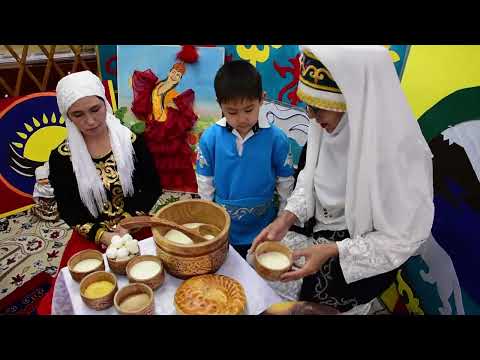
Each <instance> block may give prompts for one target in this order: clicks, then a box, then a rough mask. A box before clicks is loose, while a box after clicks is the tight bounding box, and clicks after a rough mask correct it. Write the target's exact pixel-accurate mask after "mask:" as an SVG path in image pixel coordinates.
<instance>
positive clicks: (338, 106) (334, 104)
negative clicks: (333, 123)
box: [297, 89, 347, 112]
mask: <svg viewBox="0 0 480 360" xmlns="http://www.w3.org/2000/svg"><path fill="white" fill-rule="evenodd" d="M297 96H298V97H299V98H300V100H302V101H303V102H304V103H306V104H308V105H311V106H314V107H317V108H321V109H325V110H330V111H337V112H345V111H347V104H345V103H343V102H339V101H333V100H325V99H319V98H317V97H313V96H311V95H307V94H305V93H304V92H303V91H302V90H300V89H298V90H297Z"/></svg>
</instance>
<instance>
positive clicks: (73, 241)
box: [37, 228, 152, 315]
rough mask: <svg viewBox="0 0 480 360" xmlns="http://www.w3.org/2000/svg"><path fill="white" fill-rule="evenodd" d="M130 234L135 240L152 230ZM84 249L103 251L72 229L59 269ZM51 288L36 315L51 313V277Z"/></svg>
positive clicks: (52, 279)
mask: <svg viewBox="0 0 480 360" xmlns="http://www.w3.org/2000/svg"><path fill="white" fill-rule="evenodd" d="M132 236H133V237H134V238H135V239H137V240H143V239H146V238H149V237H151V236H152V231H151V230H150V228H143V229H141V230H140V231H138V232H136V233H134V234H132ZM86 249H94V250H100V251H102V252H103V250H102V249H100V248H98V247H97V246H96V245H95V244H94V243H92V242H91V241H88V240H87V239H85V238H84V237H83V236H81V235H80V234H79V233H78V232H77V231H75V230H74V231H73V233H72V237H71V238H70V240H69V242H68V244H67V248H66V249H65V251H64V253H63V256H62V260H61V261H60V266H59V269H61V268H63V267H65V266H67V262H68V260H70V258H71V257H72V256H73V255H75V254H76V253H77V252H79V251H82V250H86ZM50 281H51V288H50V290H49V291H48V293H47V294H46V295H45V296H44V297H43V298H42V299H41V300H40V302H39V305H38V308H37V313H38V315H51V313H52V299H53V290H54V288H55V281H56V278H55V279H54V278H51V277H50Z"/></svg>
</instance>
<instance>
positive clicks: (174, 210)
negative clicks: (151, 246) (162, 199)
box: [152, 199, 230, 279]
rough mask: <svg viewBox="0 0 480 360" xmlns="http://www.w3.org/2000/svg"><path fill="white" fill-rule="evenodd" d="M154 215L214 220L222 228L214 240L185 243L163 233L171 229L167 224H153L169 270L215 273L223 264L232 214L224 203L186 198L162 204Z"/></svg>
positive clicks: (188, 273)
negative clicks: (171, 239) (223, 205)
mask: <svg viewBox="0 0 480 360" xmlns="http://www.w3.org/2000/svg"><path fill="white" fill-rule="evenodd" d="M155 216H156V217H160V218H164V219H167V220H170V221H173V222H175V223H177V224H180V225H183V224H186V223H205V224H213V225H215V226H217V227H218V228H219V229H221V230H222V231H221V232H220V234H218V235H217V236H216V237H215V238H213V239H211V240H206V241H205V242H201V243H195V244H193V245H183V244H176V243H173V242H171V241H169V240H167V239H166V238H165V237H164V235H165V234H166V233H167V232H168V231H169V230H170V229H169V228H168V227H163V226H156V227H153V228H152V233H153V237H154V239H155V245H156V250H157V255H158V257H159V258H160V259H161V260H162V263H163V265H164V266H165V270H166V271H167V272H168V273H169V274H171V275H173V276H175V277H178V278H181V279H186V278H189V277H191V276H195V275H203V274H209V273H214V272H216V271H217V270H218V269H219V268H220V266H222V265H223V263H224V262H225V259H226V258H227V254H228V249H229V241H228V232H229V230H230V216H229V215H228V213H227V211H226V210H225V209H224V208H223V207H221V206H220V205H217V204H215V203H213V202H211V201H206V200H196V199H191V200H183V201H177V202H175V203H173V204H170V205H167V206H165V207H163V208H162V209H160V210H159V211H158V212H157V213H156V214H155Z"/></svg>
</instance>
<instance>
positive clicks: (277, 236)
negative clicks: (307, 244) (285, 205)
mask: <svg viewBox="0 0 480 360" xmlns="http://www.w3.org/2000/svg"><path fill="white" fill-rule="evenodd" d="M296 221H297V217H296V215H295V214H293V213H291V212H290V211H283V212H282V213H281V215H280V216H279V217H277V218H276V219H275V220H274V221H273V222H272V223H270V225H268V226H267V227H266V228H265V229H263V230H262V232H261V233H260V234H258V236H257V237H256V238H255V239H254V240H253V242H252V246H251V247H250V249H249V250H248V252H249V253H252V252H254V251H255V249H256V248H257V246H258V245H260V244H261V243H262V242H264V241H281V240H282V239H283V238H284V237H285V235H286V234H287V232H288V229H290V226H292V225H293V224H295V222H296Z"/></svg>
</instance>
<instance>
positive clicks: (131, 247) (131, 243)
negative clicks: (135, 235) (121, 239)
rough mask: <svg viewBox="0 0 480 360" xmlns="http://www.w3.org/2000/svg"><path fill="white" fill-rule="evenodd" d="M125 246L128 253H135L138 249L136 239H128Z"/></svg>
mask: <svg viewBox="0 0 480 360" xmlns="http://www.w3.org/2000/svg"><path fill="white" fill-rule="evenodd" d="M125 247H126V248H127V250H128V252H129V253H130V254H137V253H138V252H139V251H140V249H139V248H138V241H137V240H128V241H127V243H126V244H125Z"/></svg>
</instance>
